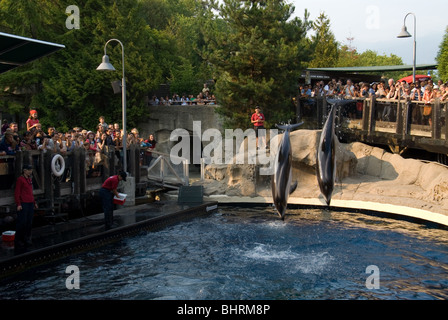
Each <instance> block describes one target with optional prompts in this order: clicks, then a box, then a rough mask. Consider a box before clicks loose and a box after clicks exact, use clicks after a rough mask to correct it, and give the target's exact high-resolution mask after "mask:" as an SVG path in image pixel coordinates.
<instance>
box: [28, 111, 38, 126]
mask: <svg viewBox="0 0 448 320" xmlns="http://www.w3.org/2000/svg"><path fill="white" fill-rule="evenodd" d="M38 123H39V119H38V115H37V111H36V110H31V111H30V116H29V118H28V120H26V130H30V129H31V128H34V127H35V126H36V124H38Z"/></svg>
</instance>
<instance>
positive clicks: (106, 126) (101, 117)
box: [99, 116, 109, 132]
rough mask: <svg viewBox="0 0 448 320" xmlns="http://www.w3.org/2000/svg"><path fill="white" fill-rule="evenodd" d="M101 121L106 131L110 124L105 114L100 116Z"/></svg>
mask: <svg viewBox="0 0 448 320" xmlns="http://www.w3.org/2000/svg"><path fill="white" fill-rule="evenodd" d="M99 121H100V123H99V125H101V126H102V127H103V128H104V132H105V131H106V129H107V128H108V127H109V126H108V125H107V123H106V120H105V118H104V116H100V118H99Z"/></svg>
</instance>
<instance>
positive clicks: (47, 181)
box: [44, 151, 54, 208]
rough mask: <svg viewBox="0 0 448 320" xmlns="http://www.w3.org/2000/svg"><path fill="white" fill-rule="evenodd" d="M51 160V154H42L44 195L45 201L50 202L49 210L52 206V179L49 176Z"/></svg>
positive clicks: (48, 152)
mask: <svg viewBox="0 0 448 320" xmlns="http://www.w3.org/2000/svg"><path fill="white" fill-rule="evenodd" d="M52 158H53V152H51V151H47V152H45V153H44V165H45V170H44V194H45V199H47V200H49V201H50V208H53V206H54V190H53V179H52V176H51V159H52Z"/></svg>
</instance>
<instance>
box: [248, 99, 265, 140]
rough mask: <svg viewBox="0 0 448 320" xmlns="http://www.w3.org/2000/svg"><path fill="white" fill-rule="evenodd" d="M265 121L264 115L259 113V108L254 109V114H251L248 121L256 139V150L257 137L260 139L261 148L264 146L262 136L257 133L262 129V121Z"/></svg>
mask: <svg viewBox="0 0 448 320" xmlns="http://www.w3.org/2000/svg"><path fill="white" fill-rule="evenodd" d="M265 120H266V118H265V117H264V114H263V113H261V109H260V107H258V106H257V107H255V113H254V114H252V117H251V119H250V121H251V122H252V123H253V125H254V130H255V137H256V138H257V148H258V137H259V136H260V138H261V139H262V146H264V145H265V144H266V141H265V139H264V135H263V134H262V133H261V132H259V130H260V129H264V121H265Z"/></svg>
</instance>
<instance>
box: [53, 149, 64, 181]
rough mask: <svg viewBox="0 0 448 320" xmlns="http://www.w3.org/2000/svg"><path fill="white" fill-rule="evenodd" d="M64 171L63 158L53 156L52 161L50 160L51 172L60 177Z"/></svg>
mask: <svg viewBox="0 0 448 320" xmlns="http://www.w3.org/2000/svg"><path fill="white" fill-rule="evenodd" d="M58 160H59V161H58ZM64 170H65V161H64V158H63V157H62V156H61V155H60V154H56V155H54V157H53V159H51V171H52V172H53V174H54V175H55V176H56V177H60V176H62V174H63V173H64Z"/></svg>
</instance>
